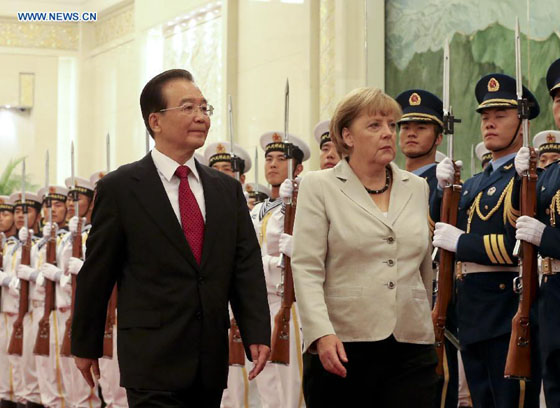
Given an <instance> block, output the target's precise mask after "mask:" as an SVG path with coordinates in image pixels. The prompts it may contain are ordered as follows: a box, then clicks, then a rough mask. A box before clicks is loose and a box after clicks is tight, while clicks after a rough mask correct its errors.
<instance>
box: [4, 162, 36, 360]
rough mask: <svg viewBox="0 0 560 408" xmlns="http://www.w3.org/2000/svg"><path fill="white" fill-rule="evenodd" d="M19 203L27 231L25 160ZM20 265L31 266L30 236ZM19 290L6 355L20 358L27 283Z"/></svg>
mask: <svg viewBox="0 0 560 408" xmlns="http://www.w3.org/2000/svg"><path fill="white" fill-rule="evenodd" d="M21 202H22V205H23V206H22V209H23V214H24V215H23V220H24V226H25V228H26V229H28V227H29V225H28V217H27V213H28V208H27V204H26V203H25V159H24V160H23V167H22V177H21ZM20 264H21V265H27V266H30V265H31V234H28V237H27V240H26V241H25V243H24V244H23V246H22V247H21V261H20ZM19 284H20V288H19V306H18V315H17V317H16V320H15V321H14V329H13V330H12V336H11V338H10V344H9V346H8V354H13V355H16V356H21V355H22V353H23V319H24V317H25V315H26V314H27V312H28V311H29V281H26V280H24V279H21V280H20V282H19Z"/></svg>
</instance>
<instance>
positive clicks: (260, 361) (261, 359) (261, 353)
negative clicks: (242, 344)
mask: <svg viewBox="0 0 560 408" xmlns="http://www.w3.org/2000/svg"><path fill="white" fill-rule="evenodd" d="M249 350H250V351H251V358H252V359H253V364H254V366H253V369H252V370H251V372H250V373H249V380H252V379H253V378H255V377H256V376H257V375H259V373H260V372H261V371H262V370H263V368H264V366H265V364H266V362H267V361H268V358H269V357H270V347H268V346H265V345H264V344H251V345H250V346H249Z"/></svg>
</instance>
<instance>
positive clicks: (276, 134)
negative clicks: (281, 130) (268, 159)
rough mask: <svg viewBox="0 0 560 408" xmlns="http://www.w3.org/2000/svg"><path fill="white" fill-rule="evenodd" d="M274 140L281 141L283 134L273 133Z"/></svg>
mask: <svg viewBox="0 0 560 408" xmlns="http://www.w3.org/2000/svg"><path fill="white" fill-rule="evenodd" d="M272 141H273V142H281V141H282V136H280V135H279V134H278V133H274V134H273V135H272Z"/></svg>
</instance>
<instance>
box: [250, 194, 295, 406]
mask: <svg viewBox="0 0 560 408" xmlns="http://www.w3.org/2000/svg"><path fill="white" fill-rule="evenodd" d="M251 218H252V220H253V225H254V226H255V231H256V233H257V237H258V238H259V242H260V243H261V253H262V260H263V267H264V274H265V279H266V289H267V293H268V305H269V307H270V321H271V325H272V326H271V327H273V328H274V317H275V316H276V313H278V311H279V310H280V306H281V304H282V297H281V295H280V294H279V293H278V285H279V284H280V282H281V277H282V269H281V268H280V267H279V266H278V264H279V261H280V249H279V246H278V243H279V238H280V235H281V234H282V233H283V232H284V214H283V212H282V200H281V199H279V198H278V199H276V200H274V201H271V200H269V199H267V200H265V201H264V202H263V203H259V204H257V205H256V206H255V207H254V208H253V211H251ZM299 321H300V320H299V314H298V312H297V308H296V305H295V304H294V306H293V307H292V316H291V319H290V364H289V365H287V366H284V365H281V364H273V363H271V362H268V363H267V364H266V367H265V369H264V370H263V371H262V373H260V374H259V376H257V378H256V379H255V381H256V382H257V389H258V392H259V395H260V398H261V403H262V406H263V407H264V408H272V407H282V408H284V407H286V408H293V407H302V406H304V405H305V404H304V401H303V390H302V376H303V360H302V355H301V350H302V337H301V326H300V323H299Z"/></svg>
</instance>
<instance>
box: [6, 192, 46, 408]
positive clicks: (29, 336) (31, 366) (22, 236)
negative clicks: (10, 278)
mask: <svg viewBox="0 0 560 408" xmlns="http://www.w3.org/2000/svg"><path fill="white" fill-rule="evenodd" d="M10 200H12V201H13V202H14V217H15V223H16V228H17V229H18V241H19V243H18V247H17V250H16V252H15V254H14V255H13V256H14V257H15V262H16V264H15V270H16V272H17V277H18V279H20V280H26V281H29V282H30V284H29V305H28V313H26V314H25V317H24V319H23V345H22V350H21V351H22V352H21V355H10V359H11V361H12V367H13V368H14V369H18V370H19V373H20V378H21V384H20V385H16V384H14V385H15V394H16V399H17V402H18V403H20V404H27V406H28V407H33V408H40V407H43V405H41V391H40V389H39V380H38V377H37V368H36V363H35V355H34V354H33V347H34V345H35V339H36V337H37V329H38V326H37V322H36V321H34V320H33V309H36V310H37V312H36V314H37V315H39V314H40V313H42V312H43V303H42V302H41V300H40V298H38V297H37V295H36V294H35V281H36V279H37V276H38V273H37V271H36V269H35V267H36V264H37V261H38V259H37V245H38V244H39V242H40V241H41V239H40V235H39V234H38V231H39V221H40V216H41V215H40V214H41V205H42V200H41V199H40V198H39V196H38V195H37V194H30V193H27V192H26V193H25V204H24V202H23V197H22V193H14V194H12V195H11V196H10ZM26 218H27V221H25V219H26ZM26 225H27V228H26ZM28 239H30V240H31V245H32V246H31V260H30V264H29V265H24V264H22V263H21V260H22V255H23V247H24V245H25V244H26V242H27V240H28ZM20 286H21V283H20ZM19 290H21V288H19ZM20 298H21V291H20V296H19V297H18V303H19V302H20ZM37 320H38V319H37ZM14 378H15V377H14Z"/></svg>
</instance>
